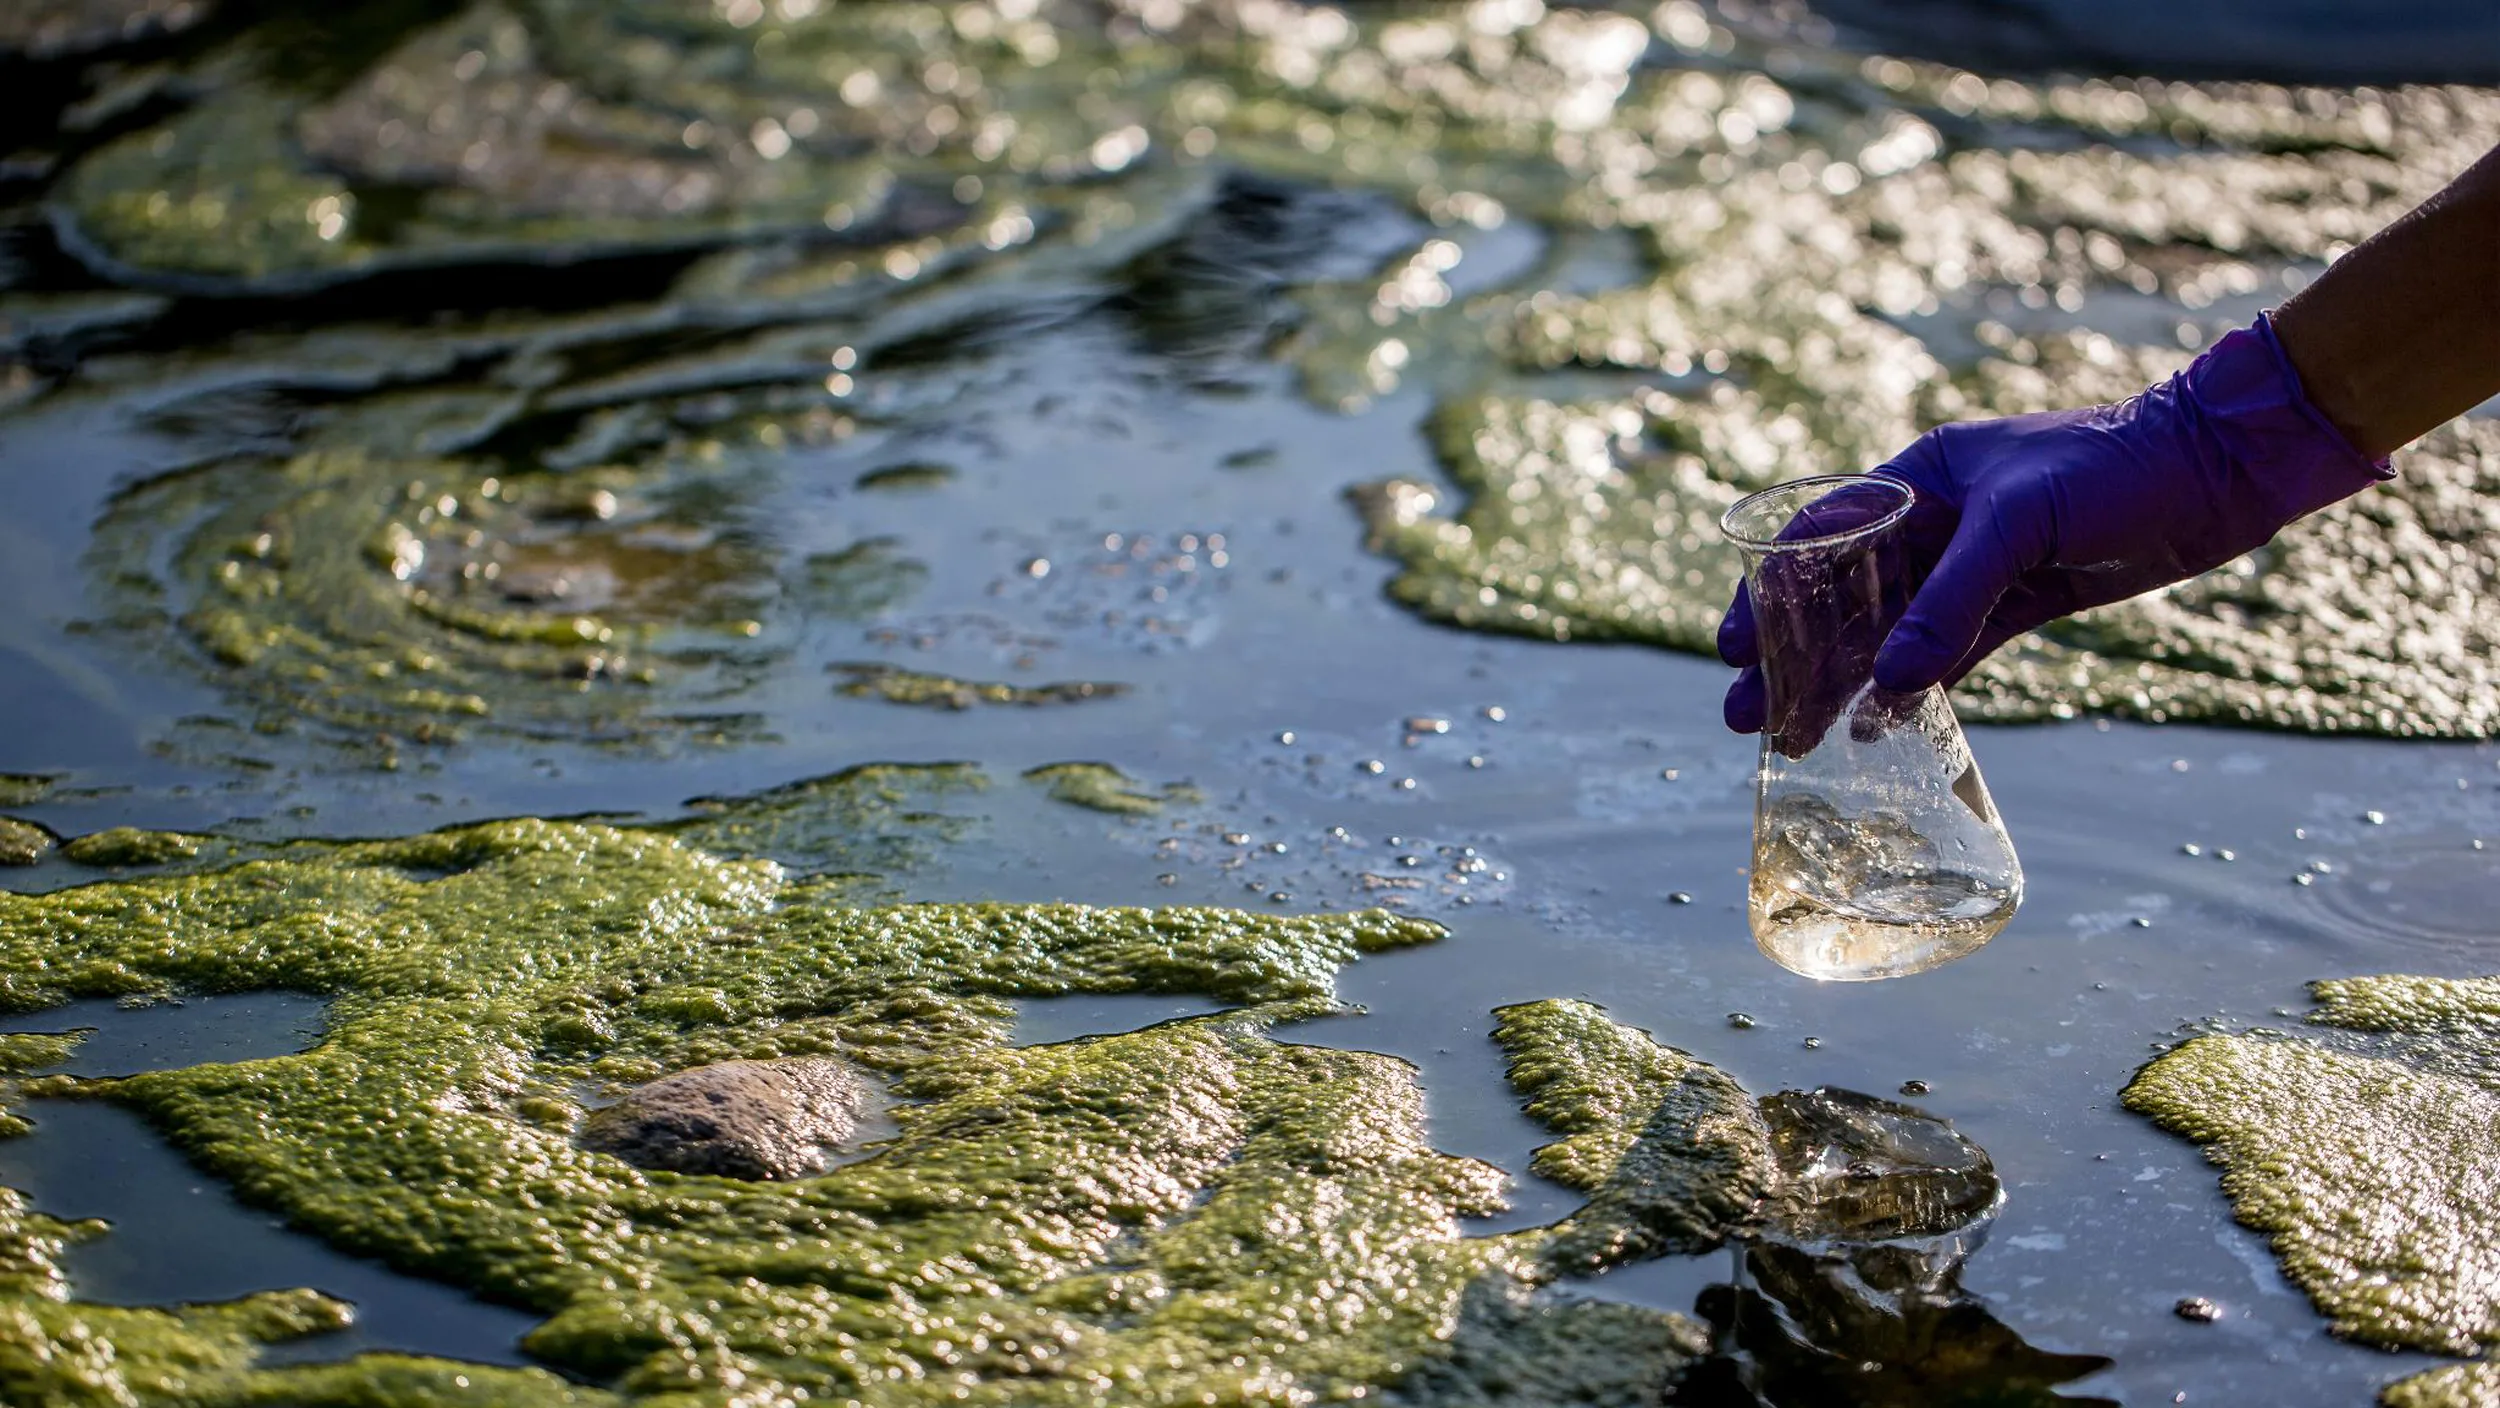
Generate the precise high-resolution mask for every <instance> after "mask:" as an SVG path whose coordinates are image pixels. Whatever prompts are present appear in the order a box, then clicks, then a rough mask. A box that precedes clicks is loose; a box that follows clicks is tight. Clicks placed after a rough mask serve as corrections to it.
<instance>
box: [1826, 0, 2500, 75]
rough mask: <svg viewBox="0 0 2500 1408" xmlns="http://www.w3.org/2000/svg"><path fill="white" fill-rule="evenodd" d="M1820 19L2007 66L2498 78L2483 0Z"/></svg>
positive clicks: (1869, 2)
mask: <svg viewBox="0 0 2500 1408" xmlns="http://www.w3.org/2000/svg"><path fill="white" fill-rule="evenodd" d="M1813 16H1814V19H1816V20H1820V21H1822V22H1824V23H1827V24H1829V25H1831V26H1833V27H1835V28H1836V29H1837V30H1838V31H1839V32H1840V34H1841V35H1843V36H1845V37H1847V38H1848V39H1850V40H1853V41H1856V42H1860V43H1868V44H1871V45H1873V46H1875V47H1881V48H1885V49H1889V50H1893V51H1896V52H1903V53H1915V54H1922V55H1925V56H1928V57H1932V58H1937V59H1942V60H1944V61H1945V62H1947V63H1955V64H1963V65H1968V66H1971V67H1976V68H1982V69H1989V70H1994V71H2000V72H2026V71H2027V72H2050V71H2059V72H2074V71H2078V70H2081V71H2092V70H2101V71H2105V72H2110V73H2151V74H2158V75H2161V76H2163V77H2167V78H2226V79H2227V78H2255V79H2265V80H2270V81H2273V82H2279V83H2280V82H2289V83H2491V82H2494V81H2500V14H2495V13H2494V11H2493V9H2492V7H2491V6H2490V5H2487V4H2484V3H2482V2H2481V0H1817V3H1816V5H1815V6H1814V11H1813ZM1809 23H1811V21H1809Z"/></svg>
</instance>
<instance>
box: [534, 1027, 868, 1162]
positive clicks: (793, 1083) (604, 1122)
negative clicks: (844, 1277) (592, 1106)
mask: <svg viewBox="0 0 2500 1408" xmlns="http://www.w3.org/2000/svg"><path fill="white" fill-rule="evenodd" d="M869 1100H870V1092H869V1087H868V1084H867V1082H866V1080H865V1079H864V1078H862V1077H861V1075H860V1074H859V1072H857V1071H855V1070H853V1069H851V1068H850V1067H849V1066H846V1065H844V1064H843V1063H842V1062H840V1061H833V1060H828V1059H826V1058H824V1057H820V1056H819V1057H798V1058H787V1059H783V1060H777V1061H723V1062H720V1063H718V1064H716V1065H710V1066H697V1067H695V1068H694V1069H693V1070H690V1071H679V1072H677V1073H676V1074H674V1075H668V1076H662V1077H661V1078H660V1079H658V1080H655V1081H653V1082H651V1083H650V1084H649V1085H644V1086H639V1087H637V1088H635V1089H634V1090H632V1091H630V1092H628V1093H627V1094H626V1095H625V1096H624V1098H622V1099H620V1100H618V1101H617V1102H616V1103H615V1104H613V1105H608V1106H605V1107H603V1108H601V1109H598V1110H595V1111H593V1112H592V1113H591V1115H590V1118H588V1119H587V1120H585V1121H583V1122H582V1133H581V1145H582V1147H583V1148H585V1149H590V1150H593V1151H595V1152H598V1153H602V1154H614V1155H615V1156H616V1157H618V1158H620V1159H623V1160H624V1161H625V1162H627V1163H629V1164H632V1165H634V1166H635V1167H636V1168H647V1169H665V1170H667V1171H668V1172H671V1173H702V1174H712V1175H716V1176H718V1177H722V1178H758V1179H791V1178H805V1177H807V1176H808V1175H810V1174H813V1173H820V1172H822V1171H823V1170H824V1167H825V1158H826V1154H827V1151H828V1150H830V1149H831V1148H832V1147H833V1146H836V1145H839V1144H842V1143H844V1142H846V1141H848V1140H849V1139H850V1138H851V1136H852V1134H853V1133H854V1132H856V1131H857V1130H858V1128H859V1123H860V1118H861V1116H862V1115H863V1114H864V1113H865V1112H866V1110H867V1107H868V1104H869Z"/></svg>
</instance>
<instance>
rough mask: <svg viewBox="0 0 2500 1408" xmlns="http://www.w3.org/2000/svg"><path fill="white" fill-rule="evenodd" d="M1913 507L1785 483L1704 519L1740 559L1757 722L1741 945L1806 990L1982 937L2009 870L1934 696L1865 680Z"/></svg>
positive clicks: (2006, 907)
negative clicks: (1757, 665) (1759, 707)
mask: <svg viewBox="0 0 2500 1408" xmlns="http://www.w3.org/2000/svg"><path fill="white" fill-rule="evenodd" d="M1913 501H1914V495H1913V492H1912V490H1911V489H1910V487H1909V486H1908V485H1906V484H1903V483H1900V482H1899V481H1897V480H1892V479H1886V478H1881V477H1878V476H1873V475H1830V476H1824V477H1821V478H1815V479H1800V480H1796V481H1794V482H1792V483H1788V484H1782V485H1780V486H1778V487H1777V488H1773V489H1765V490H1763V491H1762V492H1760V493H1758V494H1752V495H1749V496H1747V497H1746V498H1744V499H1742V500H1739V501H1738V502H1737V504H1736V505H1735V506H1734V507H1733V508H1730V509H1729V510H1728V511H1727V514H1726V516H1725V517H1723V518H1722V519H1721V520H1720V522H1719V527H1720V531H1721V532H1723V533H1725V534H1726V535H1727V537H1728V539H1729V540H1730V541H1731V542H1733V543H1735V544H1736V546H1737V547H1738V548H1739V549H1741V550H1742V552H1743V553H1744V558H1745V589H1746V591H1747V593H1748V594H1749V595H1750V596H1751V597H1752V600H1753V616H1754V624H1755V628H1756V631H1757V633H1758V635H1759V638H1760V642H1761V648H1762V675H1763V684H1764V686H1765V693H1766V695H1767V702H1768V713H1767V716H1766V717H1767V723H1766V724H1765V726H1764V728H1763V730H1762V766H1761V770H1760V775H1759V777H1758V779H1757V783H1756V789H1755V794H1754V841H1753V884H1752V890H1751V894H1750V896H1749V902H1748V909H1749V910H1750V914H1751V919H1752V924H1753V935H1754V942H1755V943H1757V944H1759V945H1760V946H1761V948H1762V951H1763V953H1765V954H1767V955H1769V957H1770V958H1771V960H1772V961H1773V962H1775V963H1777V964H1779V965H1780V966H1781V967H1783V968H1786V969H1788V970H1789V971H1791V972H1794V973H1802V974H1804V975H1805V976H1807V977H1809V978H1822V979H1834V980H1841V981H1862V980H1867V979H1873V978H1897V977H1901V976H1903V975H1905V974H1909V973H1918V972H1924V971H1925V970H1927V969H1930V968H1933V967H1936V966H1937V965H1939V964H1943V963H1949V962H1951V961H1952V960H1954V959H1956V958H1959V957H1961V956H1962V955H1964V954H1966V953H1969V952H1971V951H1972V950H1974V949H1976V948H1978V947H1979V946H1980V945H1981V944H1984V943H1986V942H1987V941H1988V940H1990V939H1992V938H1994V937H1996V933H1997V931H1998V930H1999V929H2002V928H2004V927H2005V923H2006V921H2007V920H2009V919H2011V918H2013V917H2014V909H2015V906H2017V905H2018V904H2020V903H2021V902H2022V895H2023V870H2022V863H2021V862H2020V861H2018V860H2016V859H2015V857H2014V842H2013V839H2012V838H2011V837H2009V836H2007V835H2006V834H2005V826H2004V823H2003V822H2001V821H1999V820H1998V818H1997V810H1996V803H1995V802H1994V801H1993V800H1991V799H1990V798H1989V796H1988V784H1987V783H1986V782H1984V781H1982V780H1981V779H1980V776H1979V764H1978V763H1977V762H1976V761H1974V760H1973V759H1972V757H1971V751H1970V744H1969V742H1968V741H1967V740H1966V739H1964V738H1963V736H1962V726H1961V724H1960V723H1958V722H1957V721H1955V719H1954V717H1953V708H1952V706H1951V705H1950V704H1948V703H1947V702H1946V701H1945V696H1944V691H1943V690H1941V689H1928V690H1924V691H1921V692H1919V693H1917V694H1896V693H1893V692H1891V691H1889V690H1884V689H1879V688H1877V687H1876V685H1875V683H1874V681H1873V672H1874V666H1875V651H1876V648H1877V647H1879V646H1880V645H1882V644H1883V641H1884V636H1885V634H1886V633H1887V632H1889V631H1890V630H1891V629H1892V626H1893V623H1894V622H1896V621H1898V620H1900V619H1901V615H1902V612H1903V610H1904V609H1905V608H1906V607H1907V606H1908V605H1909V597H1910V592H1911V590H1912V589H1913V588H1914V587H1915V585H1916V583H1915V581H1914V580H1913V579H1912V576H1911V568H1910V564H1909V559H1908V556H1907V554H1906V552H1905V551H1904V547H1905V533H1906V531H1907V520H1908V518H1909V514H1910V507H1911V504H1912V503H1913Z"/></svg>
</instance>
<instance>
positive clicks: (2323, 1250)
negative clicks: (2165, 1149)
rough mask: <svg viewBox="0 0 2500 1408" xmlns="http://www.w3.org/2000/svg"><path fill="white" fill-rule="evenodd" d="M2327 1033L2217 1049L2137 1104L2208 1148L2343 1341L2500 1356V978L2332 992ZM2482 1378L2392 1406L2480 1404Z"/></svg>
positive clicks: (2427, 1383) (2450, 1381)
mask: <svg viewBox="0 0 2500 1408" xmlns="http://www.w3.org/2000/svg"><path fill="white" fill-rule="evenodd" d="M2314 991H2315V993H2316V996H2317V999H2318V1001H2319V1003H2320V1010H2319V1011H2318V1012H2317V1014H2316V1015H2315V1017H2314V1018H2313V1019H2312V1020H2313V1021H2314V1022H2315V1023H2317V1024H2318V1027H2319V1031H2318V1032H2317V1034H2316V1035H2314V1036H2311V1037H2307V1038H2303V1037H2295V1036H2287V1035H2279V1034H2272V1033H2249V1034H2245V1035H2216V1036H2203V1037H2198V1038H2196V1039H2194V1040H2191V1041H2189V1042H2187V1043H2186V1044H2184V1045H2182V1046H2180V1047H2179V1048H2178V1049H2177V1050H2175V1051H2172V1052H2170V1053H2169V1054H2167V1055H2165V1056H2163V1057H2161V1058H2160V1059H2159V1060H2156V1061H2154V1062H2153V1063H2152V1064H2151V1065H2149V1066H2147V1067H2145V1069H2144V1070H2143V1072H2142V1073H2141V1074H2139V1075H2138V1076H2137V1077H2136V1078H2135V1080H2134V1082H2133V1083H2132V1084H2130V1085H2129V1086H2128V1087H2127V1089H2126V1093H2125V1099H2126V1103H2127V1106H2128V1107H2129V1108H2130V1109H2134V1110H2137V1111H2139V1112H2141V1113H2143V1114H2146V1115H2149V1116H2151V1117H2152V1118H2153V1120H2154V1121H2155V1122H2156V1123H2158V1124H2160V1125H2161V1126H2162V1127H2163V1128H2164V1129H2168V1130H2170V1131H2172V1132H2174V1133H2177V1134H2180V1135H2183V1136H2185V1137H2186V1138H2189V1139H2192V1140H2194V1141H2196V1142H2197V1143H2199V1144H2202V1145H2204V1146H2205V1149H2206V1153H2207V1155H2208V1156H2209V1157H2211V1158H2212V1159H2213V1161H2214V1162H2216V1163H2218V1164H2220V1165H2222V1169H2223V1174H2222V1187H2223V1191H2224V1192H2225V1193H2227V1194H2229V1195H2230V1198H2231V1204H2232V1207H2233V1209H2234V1211H2236V1212H2237V1214H2238V1216H2239V1219H2240V1221H2241V1222H2243V1223H2245V1224H2246V1225H2248V1226H2249V1227H2252V1228H2254V1229H2256V1230H2257V1231H2259V1232H2262V1233H2265V1234H2266V1235H2267V1237H2268V1239H2269V1240H2270V1241H2271V1242H2272V1244H2273V1247H2274V1250H2275V1254H2276V1256H2277V1257H2278V1258H2279V1259H2280V1260H2281V1262H2282V1265H2283V1273H2284V1275H2286V1276H2287V1277H2289V1278H2290V1279H2291V1280H2292V1282H2293V1283H2294V1284H2295V1285H2298V1286H2299V1287H2300V1288H2301V1289H2302V1290H2304V1291H2306V1292H2307V1293H2308V1295H2309V1298H2310V1299H2311V1300H2312V1301H2313V1302H2315V1303H2316V1305H2317V1307H2318V1309H2319V1310H2320V1311H2321V1312H2322V1313H2324V1314H2325V1315H2326V1316H2327V1317H2328V1318H2329V1319H2330V1320H2331V1321H2332V1322H2333V1325H2334V1329H2335V1332H2336V1333H2337V1334H2339V1335H2343V1336H2346V1337H2348V1338H2351V1339H2354V1340H2358V1341H2360V1342H2362V1343H2364V1344H2372V1345H2377V1346H2379V1347H2381V1348H2385V1349H2419V1350H2428V1351H2431V1352H2434V1353H2440V1354H2456V1355H2468V1356H2476V1357H2479V1356H2481V1355H2483V1354H2486V1353H2488V1352H2490V1350H2491V1349H2492V1347H2493V1346H2495V1345H2500V1303H2496V1302H2495V1301H2494V1299H2493V1296H2492V1289H2491V1288H2492V1287H2493V1285H2494V1284H2500V1221H2495V1218H2496V1217H2500V1154H2496V1153H2495V1152H2494V1150H2495V1136H2500V979H2495V978H2473V979H2462V980H2457V979H2439V978H2414V977H2376V978H2342V979H2335V980H2331V981H2327V982H2322V983H2318V984H2316V985H2315V989H2314ZM2495 1396H2500V1378H2495V1377H2494V1375H2493V1374H2492V1371H2491V1369H2490V1368H2489V1367H2488V1366H2485V1365H2465V1366H2459V1367H2456V1368H2452V1369H2438V1370H2433V1371H2431V1372H2429V1373H2426V1374H2422V1375H2419V1376H2417V1377H2415V1378H2411V1379H2407V1380H2404V1381H2402V1382H2400V1383H2397V1384H2395V1385H2392V1386H2390V1387H2389V1389H2388V1390H2387V1391H2386V1393H2385V1395H2384V1397H2383V1400H2382V1401H2383V1402H2385V1403H2386V1404H2388V1405H2389V1408H2432V1406H2433V1405H2458V1406H2459V1408H2466V1406H2467V1405H2480V1404H2486V1403H2490V1402H2493V1401H2495Z"/></svg>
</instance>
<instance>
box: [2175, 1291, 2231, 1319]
mask: <svg viewBox="0 0 2500 1408" xmlns="http://www.w3.org/2000/svg"><path fill="white" fill-rule="evenodd" d="M2170 1310H2171V1313H2172V1314H2174V1315H2177V1316H2178V1317H2179V1318H2180V1319H2182V1320H2192V1321H2194V1322H2196V1323H2197V1324H2199V1325H2210V1324H2212V1323H2213V1322H2215V1321H2216V1320H2219V1319H2221V1318H2222V1307H2221V1306H2218V1305H2216V1304H2214V1303H2213V1302H2212V1301H2209V1300H2207V1299H2205V1298H2204V1297H2203V1296H2187V1297H2184V1298H2182V1299H2181V1300H2180V1302H2179V1303H2178V1304H2177V1305H2174V1306H2172V1307H2170Z"/></svg>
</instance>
